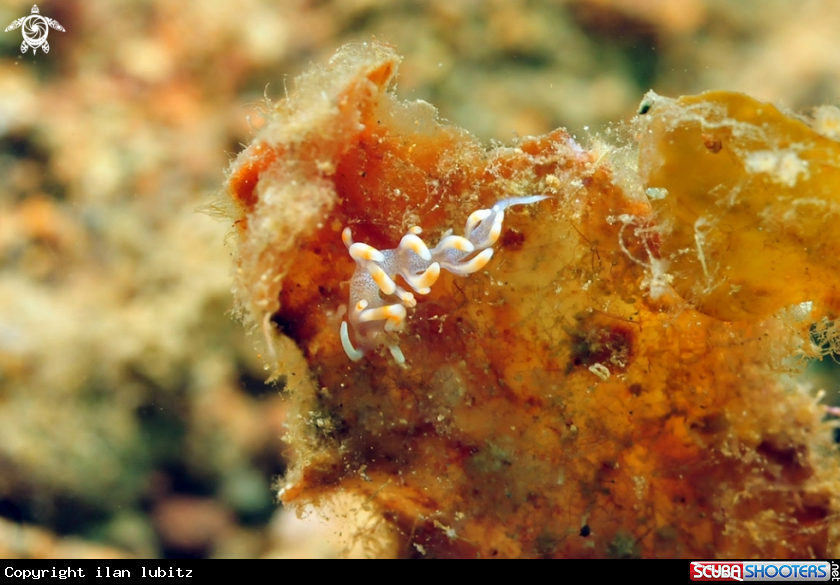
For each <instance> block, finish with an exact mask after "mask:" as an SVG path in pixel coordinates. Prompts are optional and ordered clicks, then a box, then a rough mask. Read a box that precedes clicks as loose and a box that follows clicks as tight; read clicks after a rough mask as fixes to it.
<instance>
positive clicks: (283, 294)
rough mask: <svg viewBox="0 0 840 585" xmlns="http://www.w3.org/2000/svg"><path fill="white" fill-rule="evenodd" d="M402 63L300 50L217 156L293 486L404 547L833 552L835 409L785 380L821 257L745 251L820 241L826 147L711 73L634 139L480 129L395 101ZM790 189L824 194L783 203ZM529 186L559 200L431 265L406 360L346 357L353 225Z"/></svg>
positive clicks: (828, 281) (829, 171)
mask: <svg viewBox="0 0 840 585" xmlns="http://www.w3.org/2000/svg"><path fill="white" fill-rule="evenodd" d="M399 62H400V58H399V56H398V55H397V53H396V52H395V51H394V49H393V48H392V47H391V46H389V45H385V44H382V43H378V42H370V43H357V44H352V45H348V46H345V47H343V48H342V49H340V50H339V51H338V52H337V53H336V54H335V56H334V57H333V58H332V59H331V60H330V61H329V62H328V63H327V64H326V65H323V66H320V65H316V66H313V67H312V69H311V70H310V71H308V72H307V73H305V74H304V75H302V76H301V77H300V78H299V79H298V80H297V83H296V84H295V86H294V89H293V91H292V92H291V93H290V94H289V95H288V97H287V98H286V99H285V100H283V101H281V102H280V103H278V104H276V105H272V106H271V108H270V111H269V112H268V113H267V115H266V118H267V119H266V124H265V125H264V126H263V128H262V129H260V130H259V131H258V132H257V134H256V136H255V137H254V140H253V141H252V143H251V144H250V145H249V146H248V147H247V148H246V149H245V150H244V151H243V152H242V153H240V154H239V156H238V157H237V158H236V159H235V160H234V161H233V163H232V165H231V168H230V170H229V174H228V179H227V185H226V191H227V194H228V196H229V199H230V209H229V214H230V215H231V217H232V219H233V222H234V229H235V240H236V251H235V254H234V265H235V271H234V294H235V298H236V302H237V307H238V309H239V312H240V315H241V317H242V318H243V320H244V322H245V323H246V324H247V325H249V326H250V327H251V328H252V330H254V331H257V332H259V337H260V338H261V339H263V340H264V344H265V348H264V350H263V356H264V359H265V360H266V366H267V368H269V369H270V370H271V373H272V375H273V376H274V377H283V378H285V380H286V381H287V387H288V388H289V389H290V390H289V396H290V401H291V411H290V414H289V417H288V421H289V422H288V424H289V433H288V435H287V436H286V439H287V441H288V442H289V443H290V444H291V445H292V446H293V449H294V453H293V454H291V468H290V470H289V472H288V474H287V475H286V477H285V478H284V479H283V480H282V482H281V485H280V497H281V499H282V501H283V503H284V504H286V505H290V506H302V505H304V504H310V503H315V504H316V505H318V504H321V503H326V502H328V501H329V500H330V498H332V497H334V496H336V495H337V494H352V495H353V496H354V497H357V498H359V499H360V500H361V501H363V502H365V504H364V505H365V506H366V507H367V508H369V509H371V510H375V511H376V513H377V514H378V515H379V516H378V517H379V518H380V519H381V522H383V523H385V524H387V525H388V526H389V530H388V531H387V535H388V536H387V537H385V536H382V535H381V532H378V533H377V534H379V536H378V537H377V538H380V539H381V538H387V539H391V542H390V545H391V546H390V548H388V550H390V551H391V553H389V554H396V555H400V556H437V557H474V556H480V557H485V558H486V557H610V556H612V557H616V556H618V557H627V556H634V557H635V556H643V557H694V558H698V557H701V558H702V557H705V558H710V557H740V558H751V557H764V558H767V557H778V558H786V557H836V556H837V554H838V552H840V551H838V535H837V528H838V524H837V520H836V518H837V513H838V509H839V508H840V507H839V506H838V500H837V496H836V494H837V493H838V488H839V487H840V483H838V480H840V473H838V471H839V470H838V465H837V458H836V451H835V448H834V446H833V443H832V438H831V428H830V426H829V425H828V424H826V423H824V422H823V420H822V419H823V414H824V411H823V410H822V409H821V408H820V407H819V405H818V404H817V402H818V401H817V399H816V398H815V397H814V396H813V395H812V394H811V393H810V392H808V391H807V389H805V388H803V387H802V386H801V385H799V384H796V383H795V382H793V381H791V380H792V378H790V377H783V376H781V374H782V373H790V372H791V371H796V367H797V366H796V364H795V363H792V362H791V360H790V357H791V356H795V355H813V354H815V350H814V348H813V347H811V346H810V345H809V341H808V339H809V338H808V335H809V328H810V327H811V325H812V324H813V323H814V322H816V321H819V320H820V319H822V318H823V317H830V316H831V315H830V311H829V310H828V309H825V308H824V307H833V306H834V305H833V304H832V303H831V302H830V300H831V294H830V291H831V290H833V288H832V287H833V286H834V284H833V283H835V282H836V277H835V276H833V274H836V272H834V273H832V272H831V271H830V270H825V271H821V272H819V275H820V278H823V279H824V282H823V283H821V284H820V286H819V287H818V288H813V289H812V290H814V291H815V292H814V295H813V296H812V295H809V294H803V293H802V291H805V292H806V293H807V291H808V289H809V286H814V285H813V284H812V285H809V286H804V285H803V284H802V282H801V281H802V280H803V279H805V280H807V279H808V275H809V272H808V270H809V269H808V266H812V265H813V266H817V265H818V262H816V261H813V262H811V264H807V265H806V268H802V266H801V265H799V264H798V261H799V260H801V259H802V258H805V259H808V258H809V257H810V256H811V255H812V254H814V252H811V251H805V252H801V251H798V252H796V253H793V252H791V254H793V256H795V258H794V259H790V265H791V269H792V270H793V272H792V273H791V276H790V278H788V279H787V280H785V278H782V277H781V275H779V274H776V273H772V272H768V271H766V270H764V271H762V269H761V268H758V269H755V270H754V269H753V266H755V265H754V264H751V262H750V261H751V259H753V258H756V257H757V256H759V255H761V254H765V253H768V252H767V249H768V247H769V248H773V246H772V244H773V242H775V241H776V240H772V241H771V240H768V239H767V237H766V236H762V235H761V234H760V233H759V234H755V233H752V232H753V231H756V230H758V231H759V232H761V230H759V229H758V228H759V227H760V226H762V225H764V226H769V225H773V226H775V227H776V228H777V232H776V233H778V234H781V233H784V234H785V235H784V237H783V238H782V236H776V237H777V239H778V238H782V239H785V238H787V239H785V242H786V245H787V246H788V248H790V249H792V244H791V242H793V241H794V240H795V238H797V237H800V238H805V235H803V234H805V233H808V234H809V235H808V238H809V239H808V241H809V242H812V244H807V245H808V246H809V250H810V246H812V245H817V244H818V243H822V244H823V245H824V246H829V245H830V240H831V238H833V234H831V235H827V236H826V237H825V238H823V236H822V235H820V234H814V233H811V232H808V225H809V224H808V223H807V222H809V221H816V222H820V221H824V219H823V218H824V216H823V215H821V214H818V213H814V211H815V210H816V209H818V208H819V209H825V206H829V208H830V209H833V207H831V205H833V203H831V202H830V192H832V190H833V192H835V193H836V192H837V191H836V189H834V187H833V183H830V182H829V183H826V182H825V181H828V180H829V178H830V181H833V180H834V179H833V177H834V172H835V170H834V169H835V167H836V165H837V158H836V152H837V144H836V143H832V144H830V143H828V142H825V141H823V140H818V139H817V138H816V135H810V134H808V135H807V136H806V135H805V134H804V133H805V132H806V129H805V125H804V123H802V122H800V121H798V119H795V118H791V117H790V116H786V115H784V114H781V113H778V112H777V111H773V110H771V109H770V106H768V105H766V104H765V105H757V102H754V101H752V100H750V99H749V98H746V97H739V96H736V95H735V94H723V93H719V94H713V95H706V96H700V97H697V98H682V99H681V100H667V99H665V98H660V97H658V96H655V95H652V94H651V95H649V96H647V97H646V98H645V102H643V105H642V108H641V110H642V111H644V113H643V114H640V115H639V117H638V118H637V120H636V121H635V122H634V124H635V126H634V127H635V130H636V134H637V138H638V141H639V144H640V146H639V147H638V150H636V149H635V147H633V146H624V147H619V146H610V145H607V144H602V145H598V146H596V147H595V148H593V149H592V150H587V149H584V148H582V147H581V146H580V145H578V144H577V143H576V142H575V140H573V138H572V137H571V136H570V135H569V134H568V132H566V131H565V130H562V129H560V130H555V131H553V132H551V133H549V134H547V135H545V136H540V137H527V138H523V139H520V140H518V141H516V142H515V143H514V144H513V145H511V146H496V147H492V148H487V147H485V146H484V145H482V144H481V143H480V142H479V141H478V140H477V139H475V138H474V137H473V136H471V135H470V134H469V133H467V132H466V131H464V130H461V129H459V128H457V127H455V126H452V125H449V124H446V123H444V122H442V121H440V120H439V119H438V117H437V113H436V110H435V109H434V108H433V107H432V106H431V105H429V104H428V103H425V102H422V101H408V102H407V101H400V100H399V99H398V98H397V97H396V96H395V94H394V88H393V80H394V78H395V75H396V71H397V66H398V65H399ZM558 99H562V98H561V97H558ZM725 107H728V108H730V110H728V111H724V109H725ZM721 112H723V113H721ZM730 119H731V120H737V124H735V126H737V127H739V128H742V129H744V133H743V134H742V135H743V136H748V138H749V140H748V141H741V139H740V137H739V136H737V134H738V132H735V131H733V130H731V129H726V126H725V124H723V121H724V120H730ZM716 120H717V121H716ZM756 124H758V125H761V127H762V128H764V129H765V132H764V134H761V133H759V132H755V131H749V129H750V128H752V127H753V126H755V125H756ZM797 124H799V125H801V126H802V128H800V127H799V126H796V125H797ZM710 128H712V130H711V131H710ZM787 132H799V135H798V136H799V137H797V138H796V139H795V140H794V139H790V140H783V139H779V138H778V135H779V133H781V134H782V135H784V134H785V133H787ZM745 140H746V139H745ZM826 140H831V139H830V138H826ZM813 149H816V151H819V152H814V153H812V150H813ZM636 152H638V160H637V159H635V158H634V155H635V153H636ZM762 152H768V153H771V154H772V156H773V157H775V158H773V160H772V161H771V160H770V158H771V155H766V156H765V158H762V156H764V155H761V154H760V153H762ZM785 153H789V154H790V157H793V158H795V160H793V158H791V159H790V161H792V163H797V161H798V163H797V164H798V166H797V164H792V163H791V162H790V161H789V160H788V159H789V158H790V157H788V158H786V156H787V155H786V154H785ZM812 154H813V156H812ZM735 155H737V156H735ZM815 157H816V158H815ZM765 159H766V160H765ZM720 160H725V161H726V164H724V166H722V167H718V166H715V165H717V164H718V161H720ZM751 161H752V162H751ZM789 163H790V164H789ZM709 164H711V165H713V167H709ZM794 167H795V168H794ZM710 168H714V172H713V171H712V170H710ZM797 168H798V169H799V170H797ZM716 173H719V174H716ZM805 182H807V183H805ZM695 184H697V185H702V189H700V188H697V189H695V188H694V185H695ZM720 185H725V186H724V187H720ZM806 186H807V193H808V195H807V197H808V198H809V199H819V200H821V201H825V206H824V205H823V204H821V203H819V204H810V203H808V202H807V201H806V202H802V203H796V200H795V199H793V197H794V196H793V194H792V193H793V191H794V190H795V189H797V188H800V189H801V188H804V187H806ZM757 194H758V195H757ZM532 195H547V196H549V197H550V198H549V199H547V200H545V201H542V202H540V203H539V204H538V205H529V206H521V207H516V208H511V209H510V210H509V211H508V212H507V216H506V218H505V226H504V229H503V230H502V231H501V233H500V235H499V238H498V243H497V244H496V256H495V257H494V260H493V262H492V263H490V264H488V265H487V266H486V267H485V269H484V270H483V271H481V276H482V277H481V278H476V277H471V278H468V279H464V278H460V277H458V276H457V275H453V274H449V273H446V272H441V274H440V275H439V279H438V280H437V282H436V284H435V287H434V289H433V290H431V291H429V294H428V295H424V296H423V297H422V298H418V299H417V302H416V308H415V310H414V311H413V312H412V313H411V314H410V315H408V316H407V317H406V318H405V321H404V331H403V332H402V333H401V335H400V338H399V341H400V347H401V348H402V350H403V351H404V355H405V356H406V359H405V364H404V366H406V367H403V365H401V364H399V363H397V362H396V361H395V360H394V359H392V356H391V355H390V354H389V352H388V351H387V345H385V346H379V347H378V349H377V350H375V351H374V350H371V351H369V352H368V353H367V354H366V355H365V359H364V360H360V361H358V362H353V361H351V360H350V359H349V357H348V355H347V354H346V353H345V350H344V348H343V347H342V342H341V336H340V329H341V323H342V319H343V316H344V313H345V312H346V310H347V308H346V303H347V298H348V286H347V284H346V283H347V281H348V280H350V279H351V277H352V275H353V271H354V268H355V266H354V262H353V260H352V259H351V258H350V257H348V254H347V249H346V247H345V244H344V243H343V242H342V232H343V230H344V229H345V228H347V227H350V228H351V229H352V232H353V234H354V236H357V237H359V239H360V241H364V242H366V243H367V244H368V245H370V246H372V247H373V248H376V249H388V248H393V247H394V246H395V245H396V244H397V242H399V241H400V239H401V238H402V236H403V235H404V234H405V233H407V232H408V230H409V229H410V228H411V226H415V225H422V226H423V228H424V230H425V231H424V233H425V234H428V235H429V237H430V238H431V239H432V240H433V241H434V240H435V239H437V238H439V237H442V236H443V234H444V232H445V230H446V229H448V228H449V227H451V226H453V225H463V222H465V221H466V220H467V218H468V216H469V215H470V214H471V213H472V212H473V211H474V210H475V209H491V208H492V207H493V205H494V204H495V203H496V202H497V201H499V200H502V199H505V198H509V197H527V196H532ZM756 196H760V197H761V199H755V197H756ZM703 197H706V199H703ZM698 198H699V199H698ZM733 198H734V199H733ZM786 198H787V199H786ZM730 200H731V201H730ZM698 201H699V202H700V203H697V202H698ZM720 201H725V202H727V203H726V204H721V203H720ZM785 202H787V205H785ZM789 211H791V212H792V213H794V214H795V215H796V217H795V218H791V219H790V220H789V221H788V219H786V215H785V214H786V213H788V212H789ZM751 217H752V223H751V221H750V218H751ZM700 218H706V219H705V220H704V221H706V222H707V223H702V222H701V224H700V225H699V227H698V219H700ZM732 218H734V219H737V221H738V224H737V226H735V227H736V230H735V231H736V232H739V233H740V234H741V236H738V237H740V238H741V239H732V238H733V237H736V236H733V235H732V231H733V230H731V229H730V227H729V220H730V219H732ZM794 220H795V221H794ZM762 222H764V223H763V224H762ZM785 222H787V223H785ZM802 222H805V223H802ZM715 230H717V231H715ZM791 230H792V231H791ZM721 238H730V239H729V240H727V242H723V241H722V240H721ZM719 240H721V243H720V245H718V241H719ZM826 242H829V243H826ZM736 245H737V246H743V247H744V248H743V250H741V249H740V248H739V249H737V250H732V249H731V246H736ZM788 248H784V249H781V250H780V254H779V256H778V257H779V258H787V257H788V256H787V255H786V254H787V253H788V252H790V249H788ZM827 249H828V248H823V250H827ZM698 251H700V252H701V253H698ZM771 253H775V252H771ZM727 254H734V255H735V256H734V257H733V258H730V257H728V256H727ZM773 258H776V256H774V257H773ZM736 260H737V262H736ZM780 261H781V260H780ZM759 262H763V261H759ZM730 265H731V266H732V269H731V270H730V269H729V268H728V267H729V266H730ZM794 268H796V269H795V270H794ZM780 278H781V281H782V283H781V284H780V283H779V280H780ZM832 279H834V280H832ZM765 281H769V282H767V283H765ZM716 283H717V286H715V285H716ZM762 283H765V284H766V285H767V287H768V288H767V290H768V291H770V292H769V293H768V294H767V295H762V290H763V289H762V288H761V287H762ZM739 287H740V288H739ZM774 287H775V288H774ZM739 291H744V292H743V293H740V292H739ZM766 298H769V299H770V300H769V301H767V302H765V301H764V300H763V299H766ZM812 300H813V301H814V304H812V305H808V304H807V303H808V302H810V301H812ZM362 536H363V535H362ZM381 550H383V549H380V551H381Z"/></svg>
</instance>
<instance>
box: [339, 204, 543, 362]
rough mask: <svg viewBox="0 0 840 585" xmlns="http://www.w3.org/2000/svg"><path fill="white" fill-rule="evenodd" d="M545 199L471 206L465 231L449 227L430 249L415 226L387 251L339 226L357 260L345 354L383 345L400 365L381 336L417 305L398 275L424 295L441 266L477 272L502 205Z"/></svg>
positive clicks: (497, 228) (488, 253)
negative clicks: (356, 238)
mask: <svg viewBox="0 0 840 585" xmlns="http://www.w3.org/2000/svg"><path fill="white" fill-rule="evenodd" d="M547 198H548V196H547V195H532V196H530V197H512V198H509V199H502V200H501V201H499V202H498V203H496V204H495V205H494V206H493V208H492V209H479V210H478V211H474V212H473V213H472V214H471V215H470V216H469V217H468V218H467V225H466V227H465V228H464V236H455V235H452V230H449V231H447V232H446V233H445V234H444V235H443V237H442V238H441V240H440V241H439V242H438V245H437V246H435V247H434V248H432V249H431V250H430V249H429V247H428V246H426V244H425V242H423V240H422V239H420V234H421V233H422V231H423V230H422V229H420V228H419V227H417V226H414V227H412V228H410V229H409V230H408V233H407V234H406V235H405V236H403V238H402V240H400V243H399V245H398V246H397V247H396V248H393V249H390V250H377V249H376V248H374V247H372V246H369V245H367V244H363V243H361V242H354V241H353V236H352V234H351V232H350V228H349V227H348V228H344V231H343V232H342V234H341V239H342V240H343V241H344V245H345V246H347V250H348V251H349V252H350V257H351V258H353V260H355V261H356V271H355V272H354V273H353V277H352V278H351V279H350V311H349V315H348V320H349V321H350V325H351V326H352V328H353V332H354V334H355V337H356V345H355V346H354V345H353V343H352V342H351V341H350V334H349V332H348V327H347V321H342V322H341V345H342V347H343V348H344V351H345V353H346V354H347V357H349V358H350V359H351V360H353V361H358V360H360V359H362V357H363V356H364V353H365V350H367V349H372V348H374V347H376V346H377V345H380V344H384V345H386V346H387V347H388V350H389V351H390V352H391V355H392V356H393V357H394V360H395V361H396V362H397V363H398V364H400V365H403V364H405V356H404V355H403V353H402V351H401V350H400V348H399V346H398V345H397V343H396V342H395V341H394V340H393V337H388V336H383V335H382V334H383V333H391V332H396V331H400V330H401V329H402V327H403V326H404V324H405V319H406V315H407V312H406V307H409V308H413V307H415V306H416V305H417V301H416V300H415V298H414V294H413V293H411V292H409V291H407V290H406V289H404V288H403V287H401V286H400V285H398V284H397V283H396V281H395V280H396V277H397V275H400V276H401V277H402V279H403V280H404V281H405V282H406V283H408V286H410V287H411V288H412V289H413V290H414V292H415V293H417V294H419V295H427V294H429V293H430V292H431V290H432V289H431V287H432V285H433V284H434V283H435V282H436V281H437V279H438V276H440V271H441V269H443V270H447V271H449V272H451V273H452V274H457V275H460V276H467V275H468V274H472V273H473V272H478V271H479V270H481V269H482V268H484V266H485V265H486V264H487V263H488V262H489V261H490V258H492V257H493V248H492V246H493V244H495V243H496V240H498V239H499V235H501V233H502V222H503V221H504V219H505V209H507V208H508V207H511V206H513V205H530V204H532V203H537V202H538V201H542V200H543V199H547Z"/></svg>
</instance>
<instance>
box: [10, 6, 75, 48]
mask: <svg viewBox="0 0 840 585" xmlns="http://www.w3.org/2000/svg"><path fill="white" fill-rule="evenodd" d="M21 25H23V31H22V32H23V42H22V43H21V44H20V52H21V53H25V52H26V50H27V49H28V48H29V47H32V54H33V55H34V54H35V53H36V52H37V51H38V48H39V47H40V48H41V49H42V50H43V51H44V53H49V52H50V44H49V43H48V42H47V34H48V33H49V30H50V27H51V28H54V29H55V30H60V31H61V32H65V31H64V27H63V26H61V25H60V24H58V21H57V20H53V19H52V18H47V17H46V16H41V15H40V14H38V5H37V4H36V5H33V6H32V14H30V15H29V16H24V17H22V18H18V19H17V20H16V21H14V22H13V23H12V24H10V25H9V26H7V27H6V32H9V31H10V30H15V29H16V28H20V26H21Z"/></svg>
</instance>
